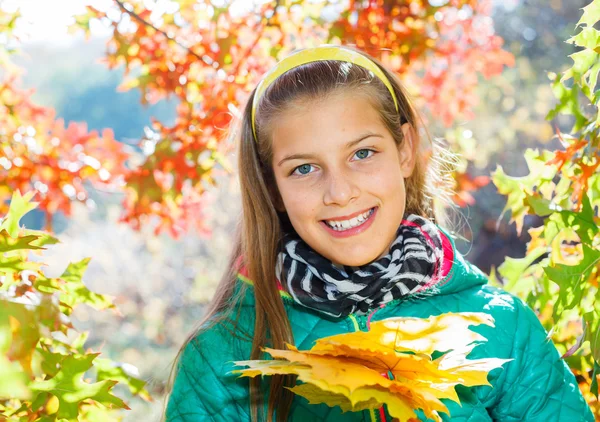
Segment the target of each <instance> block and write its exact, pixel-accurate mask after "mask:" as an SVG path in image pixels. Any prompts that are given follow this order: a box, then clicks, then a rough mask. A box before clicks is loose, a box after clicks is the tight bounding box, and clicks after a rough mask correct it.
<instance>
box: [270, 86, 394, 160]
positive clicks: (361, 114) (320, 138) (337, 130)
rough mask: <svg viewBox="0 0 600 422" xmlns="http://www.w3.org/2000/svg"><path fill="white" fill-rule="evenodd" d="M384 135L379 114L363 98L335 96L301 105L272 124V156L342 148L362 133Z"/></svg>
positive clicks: (308, 101)
mask: <svg viewBox="0 0 600 422" xmlns="http://www.w3.org/2000/svg"><path fill="white" fill-rule="evenodd" d="M367 131H377V132H379V133H381V134H383V131H387V129H386V127H385V125H384V124H383V122H382V121H381V117H380V114H379V112H378V111H377V110H376V109H375V107H374V105H373V102H372V101H370V100H369V99H368V97H367V96H366V95H365V94H354V93H336V94H332V95H330V96H328V97H326V98H324V99H319V100H317V101H310V100H307V101H303V102H302V103H301V104H298V105H295V106H293V107H290V108H289V109H287V110H286V111H284V112H282V113H281V114H280V115H279V116H278V117H277V118H276V119H275V120H274V122H273V126H272V140H273V155H274V158H276V156H280V155H283V154H288V153H291V152H294V153H299V152H304V150H307V152H308V150H310V152H315V151H320V150H330V149H332V148H336V147H342V146H344V145H345V144H346V143H348V142H349V141H351V140H354V138H355V137H356V136H358V135H360V134H361V133H363V132H367Z"/></svg>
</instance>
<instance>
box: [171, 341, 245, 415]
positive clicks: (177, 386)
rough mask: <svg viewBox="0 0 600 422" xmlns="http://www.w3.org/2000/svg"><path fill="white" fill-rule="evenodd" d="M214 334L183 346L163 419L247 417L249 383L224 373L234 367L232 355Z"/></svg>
mask: <svg viewBox="0 0 600 422" xmlns="http://www.w3.org/2000/svg"><path fill="white" fill-rule="evenodd" d="M214 337H215V336H212V337H210V338H209V339H201V337H196V338H194V339H193V340H191V341H190V342H189V343H188V344H187V345H186V346H185V348H184V350H183V353H182V354H181V357H180V359H179V362H178V364H177V368H178V370H177V373H176V375H175V379H174V383H173V389H172V392H171V395H170V396H169V400H168V403H167V410H166V422H196V421H212V422H221V421H233V420H235V421H241V422H244V421H249V420H250V417H249V415H248V413H249V411H248V408H247V406H248V386H247V385H245V384H244V380H239V379H237V377H236V376H231V375H228V374H227V373H228V372H229V371H230V370H231V369H234V367H233V363H231V362H230V360H234V359H233V358H232V357H231V356H228V353H227V352H226V348H223V347H222V344H220V343H216V342H215V341H211V338H214ZM218 337H220V336H218ZM224 349H225V350H224ZM230 358H231V359H230ZM246 384H247V381H246Z"/></svg>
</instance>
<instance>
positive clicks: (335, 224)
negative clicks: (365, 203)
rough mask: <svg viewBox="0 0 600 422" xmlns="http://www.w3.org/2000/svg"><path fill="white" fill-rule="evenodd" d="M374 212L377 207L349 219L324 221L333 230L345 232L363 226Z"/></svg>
mask: <svg viewBox="0 0 600 422" xmlns="http://www.w3.org/2000/svg"><path fill="white" fill-rule="evenodd" d="M374 212H375V207H373V208H371V209H369V210H368V211H366V212H364V213H362V214H360V215H358V216H356V217H354V218H350V219H348V220H323V222H324V223H325V224H326V225H327V226H328V227H329V228H331V229H332V230H335V231H340V232H343V231H346V230H350V229H353V228H356V227H359V226H362V225H363V224H364V223H365V222H366V221H368V220H369V218H371V216H372V215H373V213H374Z"/></svg>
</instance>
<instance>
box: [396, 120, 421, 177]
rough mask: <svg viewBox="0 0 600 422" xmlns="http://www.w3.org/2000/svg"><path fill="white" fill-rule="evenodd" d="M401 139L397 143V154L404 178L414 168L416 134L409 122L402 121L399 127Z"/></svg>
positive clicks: (416, 143) (416, 144)
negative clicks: (400, 141)
mask: <svg viewBox="0 0 600 422" xmlns="http://www.w3.org/2000/svg"><path fill="white" fill-rule="evenodd" d="M401 129H402V135H403V138H404V139H403V141H402V143H401V144H400V145H398V156H399V158H400V169H401V171H402V176H403V177H404V178H405V179H406V178H408V177H410V176H411V175H412V173H413V170H414V168H415V162H416V158H417V148H418V142H417V134H416V133H415V129H414V128H413V127H412V126H411V124H410V123H404V124H403V125H402V127H401Z"/></svg>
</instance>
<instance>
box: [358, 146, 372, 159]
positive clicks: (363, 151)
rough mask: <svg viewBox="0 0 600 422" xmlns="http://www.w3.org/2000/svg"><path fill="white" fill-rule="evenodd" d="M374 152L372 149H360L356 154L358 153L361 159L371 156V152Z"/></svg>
mask: <svg viewBox="0 0 600 422" xmlns="http://www.w3.org/2000/svg"><path fill="white" fill-rule="evenodd" d="M370 152H373V150H372V149H366V148H365V149H359V150H358V151H356V153H354V155H356V156H357V157H358V158H360V159H361V160H362V159H364V158H369V157H370V155H369V153H370Z"/></svg>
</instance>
